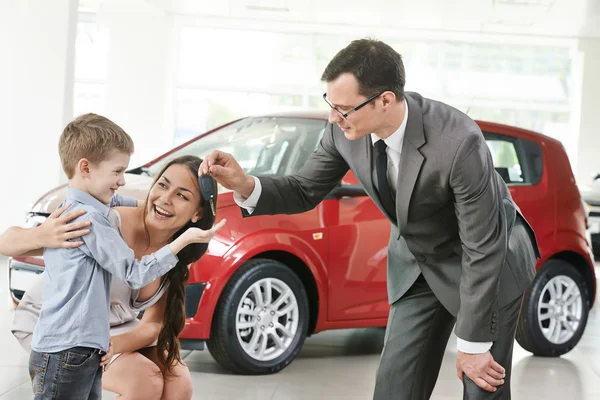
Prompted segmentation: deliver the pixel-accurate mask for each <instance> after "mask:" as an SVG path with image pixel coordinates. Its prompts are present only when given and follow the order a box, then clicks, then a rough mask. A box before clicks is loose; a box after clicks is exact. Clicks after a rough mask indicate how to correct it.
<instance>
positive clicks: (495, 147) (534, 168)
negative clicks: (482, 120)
mask: <svg viewBox="0 0 600 400" xmlns="http://www.w3.org/2000/svg"><path fill="white" fill-rule="evenodd" d="M484 136H485V140H486V142H487V145H488V148H489V149H490V153H491V154H492V159H493V161H494V168H495V169H496V171H497V172H498V173H499V174H500V176H501V177H502V179H504V182H506V183H507V184H508V185H536V184H537V183H539V181H540V179H541V178H542V172H543V160H542V149H541V147H540V145H539V144H537V143H535V142H532V141H529V140H525V139H520V138H514V137H510V136H505V135H498V134H493V133H487V132H484Z"/></svg>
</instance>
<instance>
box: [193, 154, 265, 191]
mask: <svg viewBox="0 0 600 400" xmlns="http://www.w3.org/2000/svg"><path fill="white" fill-rule="evenodd" d="M208 174H210V176H212V177H213V179H215V180H216V181H217V182H219V184H220V185H221V186H223V187H224V188H226V189H229V190H233V191H234V192H238V193H239V194H240V195H242V196H243V197H246V198H247V197H249V196H250V195H251V194H252V191H253V190H254V178H252V177H251V176H250V175H248V174H247V173H246V172H245V171H244V170H243V169H242V167H240V164H238V162H237V161H236V160H235V158H233V156H232V155H231V154H228V153H224V152H222V151H220V150H215V151H213V152H212V153H210V154H209V155H208V156H206V158H204V161H202V164H200V169H199V170H198V175H199V176H203V175H208Z"/></svg>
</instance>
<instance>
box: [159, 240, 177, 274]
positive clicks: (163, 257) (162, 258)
mask: <svg viewBox="0 0 600 400" xmlns="http://www.w3.org/2000/svg"><path fill="white" fill-rule="evenodd" d="M154 257H156V261H158V265H160V266H161V267H165V268H168V269H171V268H173V267H174V266H175V265H177V263H178V262H179V258H178V257H177V256H176V255H175V254H173V252H172V251H171V248H170V247H169V245H168V244H167V245H165V246H163V247H161V248H160V249H159V250H158V251H156V252H155V253H154Z"/></svg>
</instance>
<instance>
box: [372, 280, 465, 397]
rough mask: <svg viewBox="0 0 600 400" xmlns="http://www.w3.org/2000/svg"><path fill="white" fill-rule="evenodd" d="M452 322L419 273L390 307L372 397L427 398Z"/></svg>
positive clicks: (433, 382) (433, 383) (438, 369)
mask: <svg viewBox="0 0 600 400" xmlns="http://www.w3.org/2000/svg"><path fill="white" fill-rule="evenodd" d="M454 323H455V319H454V317H453V316H452V315H451V314H450V313H449V312H448V311H447V310H446V309H445V308H444V306H442V304H441V303H440V302H439V300H438V299H437V298H436V297H435V295H434V294H433V292H432V291H431V288H430V287H429V285H428V284H427V282H426V281H425V278H424V277H423V275H420V276H419V278H418V279H417V281H416V282H415V283H414V284H413V286H412V287H411V288H410V289H409V290H408V292H406V294H405V295H404V296H402V298H401V299H399V300H398V301H396V302H395V303H394V304H392V307H391V309H390V316H389V320H388V325H387V329H386V333H385V343H384V347H383V352H382V355H381V361H380V364H379V368H378V370H377V377H376V382H375V394H374V396H373V399H374V400H426V399H429V398H430V396H431V393H432V392H433V388H434V386H435V383H436V381H437V377H438V374H439V371H440V366H441V364H442V359H443V357H444V350H445V349H446V344H447V343H448V338H449V337H450V333H451V332H452V327H453V326H454Z"/></svg>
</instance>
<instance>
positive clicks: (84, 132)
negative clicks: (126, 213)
mask: <svg viewBox="0 0 600 400" xmlns="http://www.w3.org/2000/svg"><path fill="white" fill-rule="evenodd" d="M131 153H133V141H132V140H131V138H130V137H129V135H128V134H127V133H125V132H124V131H123V130H122V129H121V128H120V127H119V126H118V125H116V124H115V123H113V122H112V121H110V120H108V119H106V118H104V117H101V116H99V115H95V114H85V115H82V116H80V117H78V118H77V119H75V120H74V121H72V122H71V123H69V124H68V125H67V126H66V127H65V129H64V131H63V133H62V135H61V137H60V141H59V154H60V159H61V163H62V166H63V169H64V171H65V173H66V175H67V177H68V179H69V187H68V189H67V197H66V199H65V202H63V205H64V204H66V203H70V204H71V210H73V211H75V210H85V212H86V214H87V215H86V218H88V219H89V220H90V222H91V225H90V227H89V230H90V232H89V233H88V234H87V235H84V236H82V237H81V238H79V239H73V241H74V240H80V241H82V242H83V244H82V245H81V246H80V247H77V248H71V249H66V248H53V249H50V248H47V249H45V250H44V261H45V265H46V268H45V271H46V273H45V277H44V301H43V305H42V309H41V313H40V317H39V320H38V323H37V325H36V327H35V329H34V332H33V339H32V343H31V348H32V352H31V356H30V358H29V373H30V377H31V380H32V386H33V391H34V398H35V399H50V398H52V399H54V398H59V399H88V398H89V399H100V398H101V396H102V389H101V387H102V383H101V378H102V367H101V366H100V361H101V357H102V355H103V354H104V353H106V352H108V351H109V340H110V339H109V285H110V280H111V273H112V274H115V276H116V277H117V278H119V279H120V280H122V281H124V282H126V283H127V284H128V285H129V286H130V287H132V288H140V287H142V286H145V285H147V284H148V283H150V282H152V281H154V280H155V279H157V278H158V277H160V276H162V275H164V274H165V273H167V272H168V271H169V270H170V269H171V268H173V267H174V266H175V265H176V264H177V261H178V259H177V257H176V256H175V254H177V253H178V252H179V251H180V250H181V249H182V248H183V247H185V246H186V245H187V244H189V243H192V242H194V241H196V240H195V239H193V238H191V235H185V234H184V235H181V236H180V237H179V238H178V239H176V240H174V241H173V242H172V243H171V244H169V245H167V246H165V247H163V248H161V249H160V250H158V251H157V252H156V253H154V254H151V255H149V256H145V257H143V258H142V259H141V261H137V260H135V257H134V253H133V251H132V250H131V249H130V248H129V247H128V246H127V244H126V243H125V242H124V240H123V239H122V238H121V236H120V235H119V233H118V232H117V231H116V230H115V229H114V228H113V227H112V225H111V223H110V221H109V219H108V212H109V207H108V206H107V204H110V206H118V205H124V206H135V205H136V200H134V199H126V198H122V197H120V196H118V195H116V190H117V189H118V188H119V187H120V186H123V185H124V184H125V181H124V173H125V170H126V168H127V166H128V164H129V158H130V156H131ZM61 206H62V205H61Z"/></svg>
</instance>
